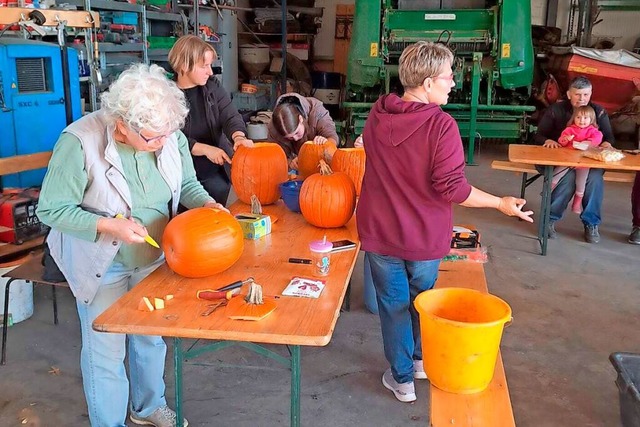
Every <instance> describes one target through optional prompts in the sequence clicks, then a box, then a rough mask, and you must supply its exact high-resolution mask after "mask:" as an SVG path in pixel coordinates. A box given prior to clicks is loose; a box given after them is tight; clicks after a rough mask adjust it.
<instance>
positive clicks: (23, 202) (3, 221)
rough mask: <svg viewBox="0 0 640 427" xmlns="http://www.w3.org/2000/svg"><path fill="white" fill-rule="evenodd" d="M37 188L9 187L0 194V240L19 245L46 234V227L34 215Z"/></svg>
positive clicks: (37, 194) (36, 204)
mask: <svg viewBox="0 0 640 427" xmlns="http://www.w3.org/2000/svg"><path fill="white" fill-rule="evenodd" d="M39 194H40V191H39V190H37V189H26V190H19V189H11V190H5V191H4V192H3V193H2V195H0V242H6V243H13V244H15V245H20V244H22V243H24V242H26V241H28V240H31V239H35V238H36V237H38V236H42V235H43V234H46V232H47V230H48V227H47V226H46V225H44V224H42V223H41V222H40V220H39V219H38V217H37V216H36V208H37V207H38V196H39Z"/></svg>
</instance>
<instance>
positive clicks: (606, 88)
mask: <svg viewBox="0 0 640 427" xmlns="http://www.w3.org/2000/svg"><path fill="white" fill-rule="evenodd" d="M558 50H559V49H558ZM618 52H620V53H618ZM554 53H555V55H553V56H552V57H551V58H550V62H549V71H551V72H552V73H553V74H554V75H555V76H556V77H557V78H558V82H559V83H560V86H561V87H562V88H564V89H563V90H566V88H567V86H568V84H569V82H570V81H571V80H573V79H574V78H575V77H578V76H585V77H587V78H588V79H589V80H590V81H591V83H592V84H593V96H592V97H591V100H592V101H593V102H595V103H596V104H600V105H602V106H603V107H604V108H605V109H606V110H607V112H608V113H609V114H611V113H614V112H616V111H618V110H620V109H621V108H622V107H623V106H625V105H627V104H628V103H629V101H631V98H632V97H633V96H634V95H636V94H637V92H636V85H635V84H634V82H633V80H634V79H638V78H640V56H637V55H634V54H631V53H626V52H621V51H610V52H607V51H600V50H598V49H588V48H575V47H573V48H566V49H565V51H564V52H562V51H560V52H559V51H557V50H555V49H554ZM616 55H617V56H616ZM607 61H609V62H607ZM613 61H615V63H613Z"/></svg>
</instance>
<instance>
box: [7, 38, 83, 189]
mask: <svg viewBox="0 0 640 427" xmlns="http://www.w3.org/2000/svg"><path fill="white" fill-rule="evenodd" d="M67 51H68V57H69V61H68V64H67V66H68V67H69V80H70V82H69V83H70V92H71V99H70V100H67V102H71V106H72V116H73V120H77V119H78V118H80V115H81V108H80V80H79V73H78V54H77V52H76V50H75V49H67ZM61 64H62V59H61V55H60V47H59V46H58V45H56V44H52V43H46V42H41V41H35V40H23V39H18V38H14V39H12V38H6V37H5V38H1V39H0V157H10V156H16V155H21V154H32V153H37V152H41V151H51V150H52V149H53V146H54V144H55V143H56V141H57V139H58V137H59V136H60V133H61V132H62V130H63V129H64V128H65V127H66V126H67V122H66V114H65V99H64V83H63V78H62V66H61ZM44 173H45V170H44V169H41V170H37V171H29V172H23V173H20V174H15V175H7V176H3V177H2V182H1V185H0V187H1V188H10V187H18V188H25V187H32V186H39V185H41V184H42V179H43V178H44Z"/></svg>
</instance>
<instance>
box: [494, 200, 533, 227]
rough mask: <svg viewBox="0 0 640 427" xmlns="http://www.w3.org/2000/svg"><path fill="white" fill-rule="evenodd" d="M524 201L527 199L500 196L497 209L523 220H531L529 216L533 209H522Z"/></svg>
mask: <svg viewBox="0 0 640 427" xmlns="http://www.w3.org/2000/svg"><path fill="white" fill-rule="evenodd" d="M526 203H527V201H526V200H525V199H518V198H515V197H511V196H507V197H502V198H500V203H499V204H498V210H499V211H500V212H502V213H503V214H505V215H507V216H517V217H518V218H520V219H522V220H524V221H527V222H533V218H531V215H533V211H525V212H523V211H522V208H523V207H524V205H525V204H526Z"/></svg>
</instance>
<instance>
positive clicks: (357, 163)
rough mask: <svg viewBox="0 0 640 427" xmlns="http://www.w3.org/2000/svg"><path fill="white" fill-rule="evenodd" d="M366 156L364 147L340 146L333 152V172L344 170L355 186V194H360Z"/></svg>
mask: <svg viewBox="0 0 640 427" xmlns="http://www.w3.org/2000/svg"><path fill="white" fill-rule="evenodd" d="M365 161H366V157H365V154H364V148H341V149H339V150H337V151H336V152H335V154H334V155H333V159H332V160H331V169H333V171H334V172H344V173H346V174H347V175H349V178H351V180H352V181H353V184H354V185H355V186H356V195H358V196H359V195H360V189H361V188H362V178H363V177H364V165H365Z"/></svg>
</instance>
